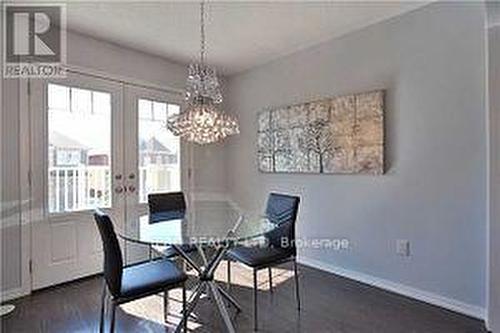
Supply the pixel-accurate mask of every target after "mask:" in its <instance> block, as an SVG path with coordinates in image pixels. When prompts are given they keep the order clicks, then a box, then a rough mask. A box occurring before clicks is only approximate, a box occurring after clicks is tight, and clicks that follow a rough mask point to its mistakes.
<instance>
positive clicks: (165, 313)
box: [163, 290, 168, 323]
mask: <svg viewBox="0 0 500 333" xmlns="http://www.w3.org/2000/svg"><path fill="white" fill-rule="evenodd" d="M163 320H164V321H165V323H166V322H168V290H165V291H163Z"/></svg>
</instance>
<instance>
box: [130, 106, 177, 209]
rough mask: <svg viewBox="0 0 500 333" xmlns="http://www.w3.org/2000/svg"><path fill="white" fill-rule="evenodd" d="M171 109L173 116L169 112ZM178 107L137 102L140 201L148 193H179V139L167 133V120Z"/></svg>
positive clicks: (144, 199) (143, 200) (145, 199)
mask: <svg viewBox="0 0 500 333" xmlns="http://www.w3.org/2000/svg"><path fill="white" fill-rule="evenodd" d="M171 110H172V113H170V112H171ZM178 110H179V106H178V105H175V104H167V103H162V102H155V101H150V100H146V99H139V101H138V118H139V120H138V121H139V141H138V143H139V154H138V156H139V202H141V203H144V202H147V200H148V198H147V196H148V194H149V193H155V192H156V193H157V192H171V191H180V189H181V181H180V179H181V174H180V140H179V138H178V137H176V136H174V135H173V134H172V133H171V132H170V131H168V129H167V126H166V122H167V117H169V116H170V115H171V114H174V112H178Z"/></svg>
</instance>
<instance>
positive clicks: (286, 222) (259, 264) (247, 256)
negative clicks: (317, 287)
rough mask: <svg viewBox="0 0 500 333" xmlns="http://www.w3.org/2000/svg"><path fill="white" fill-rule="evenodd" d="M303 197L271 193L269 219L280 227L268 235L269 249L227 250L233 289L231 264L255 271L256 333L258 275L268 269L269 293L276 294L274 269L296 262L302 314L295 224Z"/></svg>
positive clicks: (229, 275) (295, 272) (296, 281)
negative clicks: (244, 266) (235, 263)
mask: <svg viewBox="0 0 500 333" xmlns="http://www.w3.org/2000/svg"><path fill="white" fill-rule="evenodd" d="M299 203H300V198H299V197H296V196H290V195H286V194H280V193H271V194H270V195H269V197H268V200H267V207H266V216H267V218H268V219H269V221H270V222H271V223H274V224H277V227H276V228H275V229H274V230H272V231H271V232H269V233H268V234H266V235H265V238H266V246H252V247H247V246H237V247H235V248H232V249H230V250H229V251H228V255H227V257H228V261H227V276H228V286H231V261H237V262H240V263H243V264H245V265H247V266H249V267H251V268H253V288H254V329H255V330H257V328H258V324H257V292H258V288H257V272H258V271H259V270H261V269H265V268H267V269H268V272H269V290H270V292H271V293H272V292H273V285H272V283H273V282H272V267H273V266H277V265H280V264H283V263H286V262H289V261H293V270H294V277H295V296H296V298H297V309H298V310H299V311H300V295H299V277H298V274H297V260H296V252H297V251H296V248H295V221H296V220H297V212H298V209H299Z"/></svg>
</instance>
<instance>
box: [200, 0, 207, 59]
mask: <svg viewBox="0 0 500 333" xmlns="http://www.w3.org/2000/svg"><path fill="white" fill-rule="evenodd" d="M200 35H201V50H200V62H201V64H202V65H204V64H205V57H206V56H205V53H206V41H205V39H206V37H205V1H202V2H200Z"/></svg>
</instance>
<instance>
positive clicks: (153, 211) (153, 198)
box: [148, 192, 196, 258]
mask: <svg viewBox="0 0 500 333" xmlns="http://www.w3.org/2000/svg"><path fill="white" fill-rule="evenodd" d="M148 207H149V221H150V223H155V222H160V221H165V220H178V219H182V218H184V216H185V214H186V200H185V198H184V193H183V192H166V193H152V194H148ZM153 249H154V250H155V251H156V252H157V253H159V254H160V255H161V256H162V257H165V258H173V257H176V256H177V255H178V254H177V251H175V249H174V248H172V247H171V246H167V247H164V246H154V247H153ZM181 249H182V250H183V251H184V252H186V253H188V252H192V251H195V250H196V248H195V247H194V246H193V245H190V244H184V245H182V246H181Z"/></svg>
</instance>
